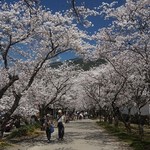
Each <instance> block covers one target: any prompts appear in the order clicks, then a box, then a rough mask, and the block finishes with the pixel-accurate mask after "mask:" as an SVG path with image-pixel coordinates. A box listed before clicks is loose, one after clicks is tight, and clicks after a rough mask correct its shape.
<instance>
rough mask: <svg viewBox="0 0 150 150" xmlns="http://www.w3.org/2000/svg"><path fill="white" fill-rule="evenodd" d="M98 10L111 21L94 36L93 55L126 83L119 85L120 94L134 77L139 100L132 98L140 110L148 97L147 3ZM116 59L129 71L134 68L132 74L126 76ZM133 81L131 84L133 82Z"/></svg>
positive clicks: (131, 1)
mask: <svg viewBox="0 0 150 150" xmlns="http://www.w3.org/2000/svg"><path fill="white" fill-rule="evenodd" d="M101 8H102V9H101ZM100 9H101V10H102V11H101V13H102V14H105V16H106V19H109V18H111V17H112V18H113V21H112V25H110V26H109V27H106V28H102V29H100V30H99V32H98V33H97V34H96V35H94V36H93V37H94V38H95V39H96V40H97V50H96V51H95V52H94V53H95V54H94V56H95V57H97V56H98V57H102V58H105V59H106V60H107V61H108V62H109V63H110V64H111V65H112V66H113V68H114V70H115V71H116V73H117V74H118V75H119V76H120V77H122V81H125V82H122V83H124V84H123V85H122V88H121V91H124V92H125V89H124V86H125V85H126V84H127V80H128V79H129V78H130V79H131V76H132V77H135V76H136V77H135V79H136V81H138V83H137V85H138V86H139V87H138V89H136V91H138V92H137V95H138V98H137V97H135V96H134V98H135V99H136V101H138V102H139V103H140V106H141V107H143V105H144V104H146V103H147V101H146V99H147V98H148V97H149V90H150V87H149V85H150V82H149V77H150V70H149V68H150V62H149V60H150V59H149V57H150V51H149V46H150V44H149V19H148V18H149V2H148V0H144V1H142V0H137V1H134V0H127V1H126V3H125V4H124V5H122V6H120V7H117V8H115V7H113V5H112V4H107V3H103V6H102V7H100ZM123 55H124V56H123ZM122 56H123V57H122ZM119 57H120V58H121V59H122V62H123V61H124V60H125V59H126V62H128V63H127V64H130V65H128V66H129V68H131V69H133V67H135V68H136V69H133V70H134V72H135V73H134V72H132V73H131V71H130V72H129V68H128V71H123V72H122V67H123V65H118V63H117V62H119V63H120V61H121V59H118V58H119ZM118 60H119V61H118ZM118 67H120V68H118ZM123 68H124V67H123ZM137 70H138V71H137ZM137 78H138V80H137ZM132 79H133V82H134V78H132ZM121 91H120V90H119V91H118V92H119V93H120V92H121ZM126 92H127V91H126ZM119 93H118V94H119ZM116 94H117V93H116ZM118 94H117V95H118ZM140 94H142V96H140ZM117 95H116V96H117ZM122 95H123V93H122ZM145 95H147V96H146V97H147V98H146V97H145ZM118 96H119V95H118ZM117 99H118V98H117ZM148 99H149V98H148ZM130 100H131V99H130ZM115 101H116V100H115ZM145 102H146V103H145ZM114 106H115V105H114V104H113V107H114Z"/></svg>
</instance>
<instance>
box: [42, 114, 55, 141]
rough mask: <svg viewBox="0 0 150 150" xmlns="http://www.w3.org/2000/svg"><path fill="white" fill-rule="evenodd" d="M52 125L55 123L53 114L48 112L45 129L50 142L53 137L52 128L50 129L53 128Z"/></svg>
mask: <svg viewBox="0 0 150 150" xmlns="http://www.w3.org/2000/svg"><path fill="white" fill-rule="evenodd" d="M52 125H53V120H52V116H51V115H50V114H47V115H46V119H45V122H44V128H45V131H46V136H47V140H48V143H50V139H51V130H50V128H51V126H52Z"/></svg>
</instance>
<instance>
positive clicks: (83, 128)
mask: <svg viewBox="0 0 150 150" xmlns="http://www.w3.org/2000/svg"><path fill="white" fill-rule="evenodd" d="M51 140H52V141H51V143H47V140H46V136H45V134H44V135H43V136H41V137H37V138H34V139H29V140H25V141H22V142H19V143H16V144H15V146H14V147H11V148H9V149H8V150H131V148H129V147H128V146H127V145H126V144H125V143H123V142H119V141H118V140H117V138H115V137H113V136H111V135H109V134H108V133H106V132H105V131H104V130H103V129H101V128H100V127H98V126H97V125H96V123H95V121H92V120H89V119H86V120H79V121H75V122H70V123H68V124H66V128H65V137H64V141H58V140H57V129H55V133H54V134H53V135H52V139H51Z"/></svg>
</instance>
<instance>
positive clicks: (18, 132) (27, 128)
mask: <svg viewBox="0 0 150 150" xmlns="http://www.w3.org/2000/svg"><path fill="white" fill-rule="evenodd" d="M38 127H39V125H38V124H35V125H24V126H22V127H20V128H17V129H15V130H14V131H12V133H11V134H10V135H9V137H8V138H15V137H22V136H27V135H29V134H31V133H33V132H34V131H35V129H36V128H38Z"/></svg>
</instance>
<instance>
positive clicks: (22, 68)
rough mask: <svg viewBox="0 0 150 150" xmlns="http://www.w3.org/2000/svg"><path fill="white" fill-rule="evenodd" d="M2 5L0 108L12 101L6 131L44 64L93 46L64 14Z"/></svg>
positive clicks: (8, 110) (86, 36)
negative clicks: (60, 56) (71, 51)
mask: <svg viewBox="0 0 150 150" xmlns="http://www.w3.org/2000/svg"><path fill="white" fill-rule="evenodd" d="M0 5H1V7H0V8H1V10H0V17H1V19H0V25H1V31H0V42H1V43H0V45H1V49H0V65H1V66H0V71H1V74H2V76H1V77H0V81H1V82H2V84H0V85H1V87H0V98H1V103H0V105H3V104H6V103H7V102H8V103H9V102H10V103H9V108H7V112H6V113H5V115H4V116H3V120H2V132H3V131H4V127H5V124H6V122H7V121H8V120H9V118H10V116H11V115H12V114H13V113H14V111H15V110H16V108H17V107H18V106H19V105H20V104H21V98H22V97H24V95H25V94H26V92H27V91H28V90H29V89H30V87H31V85H32V84H33V82H34V80H35V77H36V76H37V74H38V72H39V71H40V70H41V68H42V67H43V66H44V64H45V63H47V62H50V61H51V58H54V57H56V56H58V55H59V54H60V53H62V52H65V51H68V50H72V49H74V50H77V52H78V53H80V52H81V53H82V54H84V53H85V52H86V51H87V50H88V49H92V48H93V46H91V45H90V44H89V43H88V42H87V41H88V40H90V37H89V36H88V35H87V34H86V32H84V31H81V30H79V28H78V27H77V25H76V24H74V23H73V19H72V18H69V17H68V16H67V15H65V14H64V15H63V14H61V13H58V12H56V13H55V14H52V13H51V12H50V11H47V10H44V9H43V8H42V7H40V6H39V7H38V8H36V9H35V8H34V7H32V9H31V8H30V7H28V6H27V5H26V3H24V2H23V1H19V2H17V3H14V4H10V5H8V4H7V3H3V4H2V3H1V4H0Z"/></svg>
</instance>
